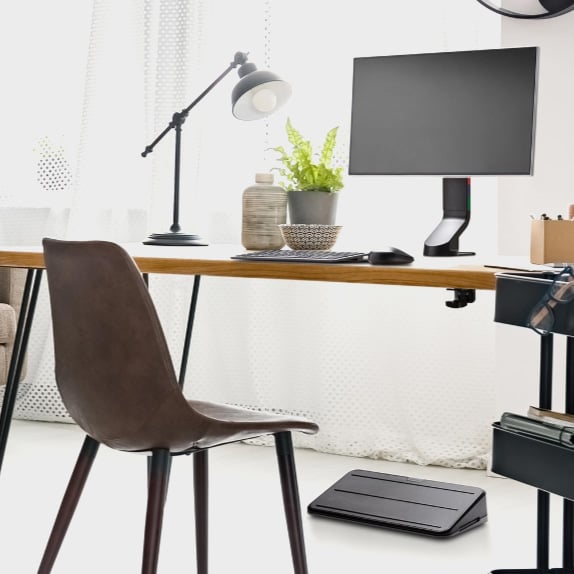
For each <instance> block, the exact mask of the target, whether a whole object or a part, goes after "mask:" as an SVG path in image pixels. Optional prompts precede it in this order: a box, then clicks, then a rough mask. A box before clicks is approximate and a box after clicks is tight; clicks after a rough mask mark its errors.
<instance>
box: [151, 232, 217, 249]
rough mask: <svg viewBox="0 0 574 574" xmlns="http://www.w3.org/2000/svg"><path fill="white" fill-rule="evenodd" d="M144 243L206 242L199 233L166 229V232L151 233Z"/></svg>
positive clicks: (177, 243) (180, 243) (182, 243)
mask: <svg viewBox="0 0 574 574" xmlns="http://www.w3.org/2000/svg"><path fill="white" fill-rule="evenodd" d="M143 244H144V245H195V246H205V245H208V243H207V242H206V241H205V240H204V239H202V238H201V237H200V236H199V235H194V234H190V233H183V232H181V231H168V232H167V233H152V234H151V235H150V236H149V237H148V238H147V239H146V240H145V241H144V242H143Z"/></svg>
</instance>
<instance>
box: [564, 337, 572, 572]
mask: <svg viewBox="0 0 574 574" xmlns="http://www.w3.org/2000/svg"><path fill="white" fill-rule="evenodd" d="M564 411H565V412H567V413H574V338H572V337H567V339H566V400H565V405H564ZM563 504H564V510H563V517H562V520H563V522H564V524H563V531H562V532H563V539H562V565H563V567H564V568H570V569H574V501H572V500H569V499H567V498H565V499H564V503H563Z"/></svg>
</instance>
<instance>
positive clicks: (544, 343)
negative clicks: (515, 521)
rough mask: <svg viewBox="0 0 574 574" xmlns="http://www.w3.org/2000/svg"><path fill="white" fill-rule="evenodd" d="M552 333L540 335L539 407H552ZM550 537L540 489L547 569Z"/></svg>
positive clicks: (540, 547)
mask: <svg viewBox="0 0 574 574" xmlns="http://www.w3.org/2000/svg"><path fill="white" fill-rule="evenodd" d="M553 337H554V336H553V335H552V334H549V335H543V336H542V337H540V395H539V399H538V403H539V405H538V406H539V407H540V408H543V409H550V408H552V354H553V351H554V338H553ZM549 538H550V495H549V494H548V493H547V492H544V491H543V490H539V491H538V524H537V543H536V549H537V557H536V566H537V568H539V569H540V570H543V571H546V570H547V569H548V564H549Z"/></svg>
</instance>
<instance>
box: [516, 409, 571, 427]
mask: <svg viewBox="0 0 574 574" xmlns="http://www.w3.org/2000/svg"><path fill="white" fill-rule="evenodd" d="M527 415H528V416H529V417H532V418H534V419H537V420H542V421H546V422H549V423H554V424H558V425H563V426H574V415H572V414H568V413H559V412H557V411H551V410H549V409H541V408H539V407H533V406H530V407H528V413H527Z"/></svg>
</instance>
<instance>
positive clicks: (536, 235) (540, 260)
mask: <svg viewBox="0 0 574 574" xmlns="http://www.w3.org/2000/svg"><path fill="white" fill-rule="evenodd" d="M530 262H531V263H536V264H537V265H542V264H545V263H573V262H574V221H571V220H562V221H560V220H553V219H548V220H543V219H536V220H535V221H532V222H531V227H530Z"/></svg>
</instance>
